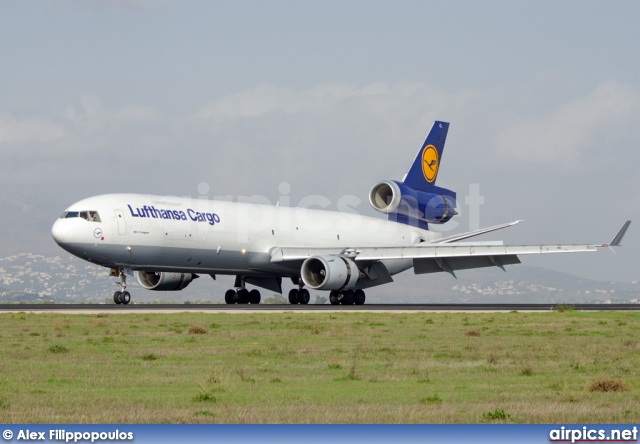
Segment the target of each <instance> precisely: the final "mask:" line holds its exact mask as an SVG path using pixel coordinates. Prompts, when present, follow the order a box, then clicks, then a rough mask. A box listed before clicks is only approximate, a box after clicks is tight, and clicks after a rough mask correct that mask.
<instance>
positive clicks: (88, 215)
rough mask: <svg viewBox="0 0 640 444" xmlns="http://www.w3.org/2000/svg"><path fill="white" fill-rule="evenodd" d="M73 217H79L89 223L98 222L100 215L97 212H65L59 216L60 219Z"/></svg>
mask: <svg viewBox="0 0 640 444" xmlns="http://www.w3.org/2000/svg"><path fill="white" fill-rule="evenodd" d="M73 217H80V218H82V219H84V220H88V221H89V222H100V215H98V212H97V211H65V212H64V213H62V215H61V216H60V219H71V218H73Z"/></svg>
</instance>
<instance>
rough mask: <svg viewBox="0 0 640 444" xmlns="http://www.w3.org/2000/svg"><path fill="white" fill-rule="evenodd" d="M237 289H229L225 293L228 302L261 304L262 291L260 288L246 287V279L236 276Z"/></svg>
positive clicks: (225, 299)
mask: <svg viewBox="0 0 640 444" xmlns="http://www.w3.org/2000/svg"><path fill="white" fill-rule="evenodd" d="M235 287H236V290H234V289H233V288H232V289H230V290H227V292H226V293H225V294H224V301H225V302H226V303H227V304H259V303H260V292H259V291H258V290H255V289H254V290H251V291H249V290H247V289H246V288H244V279H242V277H241V276H236V285H235Z"/></svg>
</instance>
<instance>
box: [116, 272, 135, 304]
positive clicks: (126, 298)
mask: <svg viewBox="0 0 640 444" xmlns="http://www.w3.org/2000/svg"><path fill="white" fill-rule="evenodd" d="M117 273H118V277H119V278H120V281H118V282H116V284H118V285H119V286H120V287H122V291H116V292H115V293H113V302H115V303H116V304H118V305H120V304H124V305H127V304H128V303H129V302H131V293H129V292H128V291H126V289H127V275H126V274H125V273H124V270H122V269H120V270H118V271H117Z"/></svg>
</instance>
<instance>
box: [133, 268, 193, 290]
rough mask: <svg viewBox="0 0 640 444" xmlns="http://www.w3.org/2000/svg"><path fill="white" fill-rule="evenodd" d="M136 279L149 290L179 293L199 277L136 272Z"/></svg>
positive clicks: (189, 274) (185, 274) (182, 274)
mask: <svg viewBox="0 0 640 444" xmlns="http://www.w3.org/2000/svg"><path fill="white" fill-rule="evenodd" d="M135 274H136V279H138V282H139V283H140V285H142V286H143V287H144V288H146V289H147V290H155V291H178V290H182V289H183V288H185V287H186V286H187V285H189V283H191V281H192V280H194V279H195V278H197V277H198V276H197V275H195V274H191V273H166V272H157V271H136V272H135Z"/></svg>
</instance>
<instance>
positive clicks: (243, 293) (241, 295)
mask: <svg viewBox="0 0 640 444" xmlns="http://www.w3.org/2000/svg"><path fill="white" fill-rule="evenodd" d="M248 303H249V290H246V289H244V288H242V289H240V290H238V304H248Z"/></svg>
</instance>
